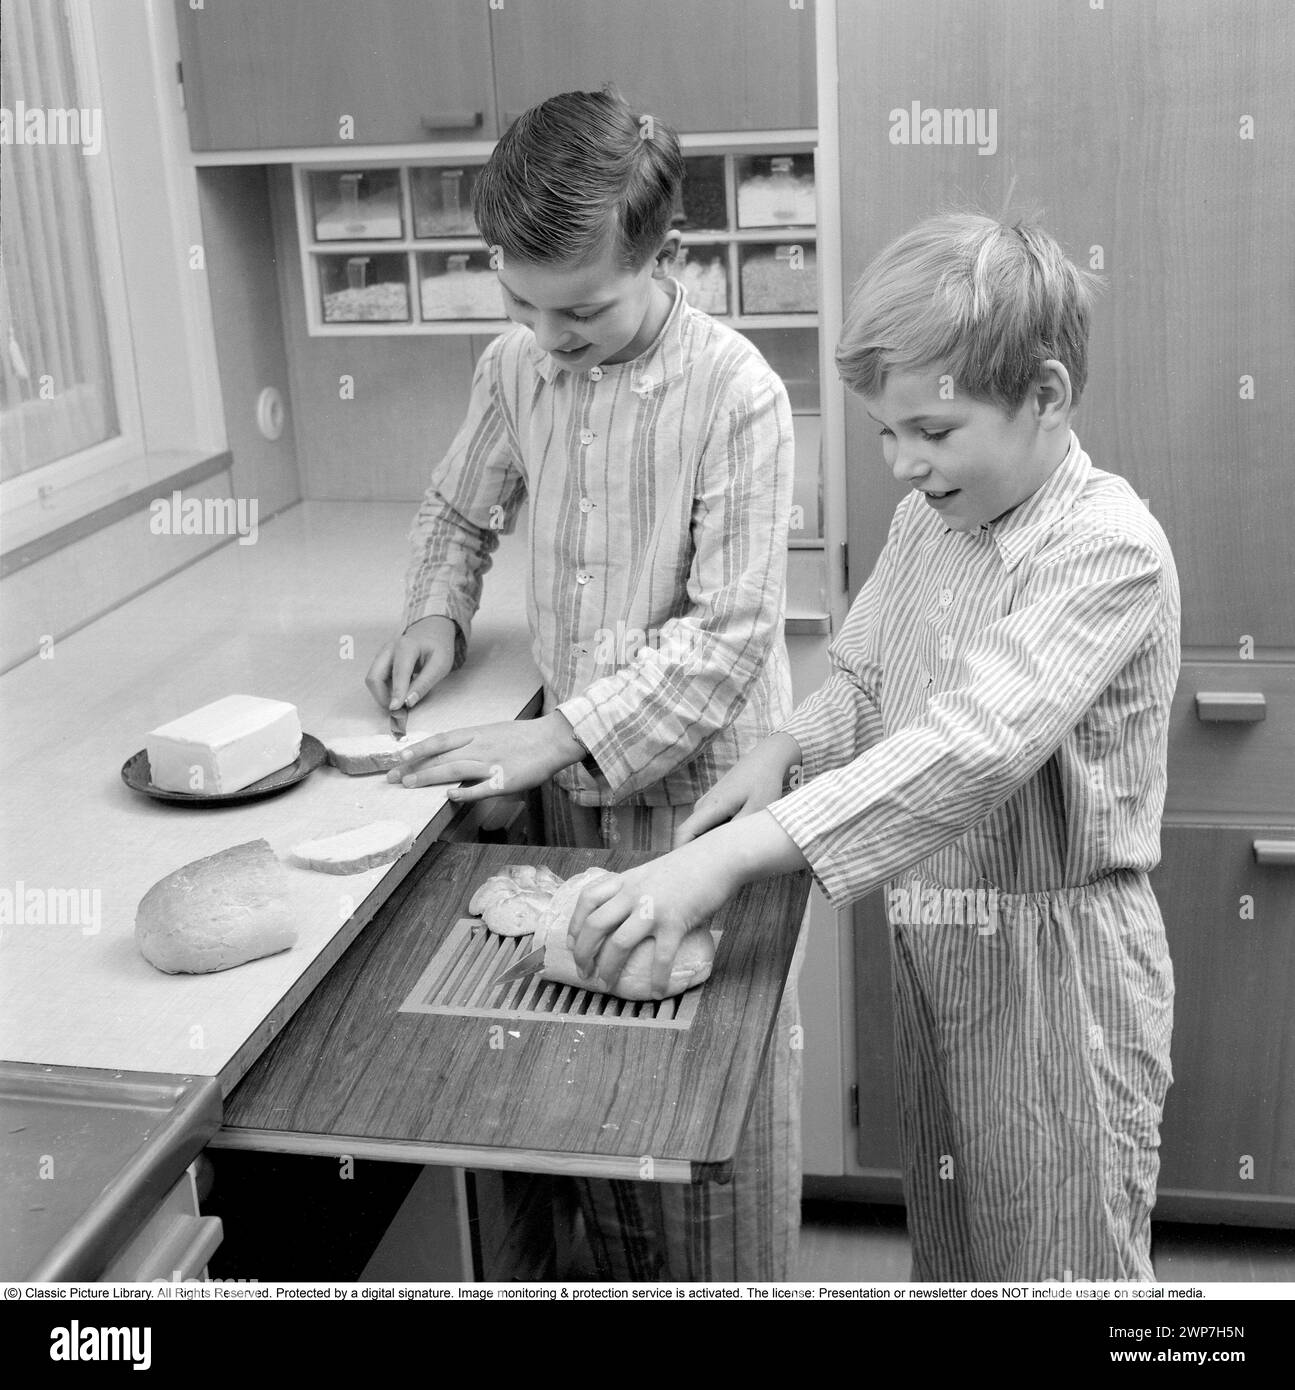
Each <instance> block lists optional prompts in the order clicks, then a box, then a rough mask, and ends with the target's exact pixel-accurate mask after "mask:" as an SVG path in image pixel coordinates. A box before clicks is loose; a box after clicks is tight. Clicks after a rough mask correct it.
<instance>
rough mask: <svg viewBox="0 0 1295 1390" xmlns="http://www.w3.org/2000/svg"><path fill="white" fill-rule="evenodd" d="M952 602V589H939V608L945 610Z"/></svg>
mask: <svg viewBox="0 0 1295 1390" xmlns="http://www.w3.org/2000/svg"><path fill="white" fill-rule="evenodd" d="M952 602H953V590H952V589H941V590H940V607H941V608H947V607H948V606H949V605H950V604H951V603H952Z"/></svg>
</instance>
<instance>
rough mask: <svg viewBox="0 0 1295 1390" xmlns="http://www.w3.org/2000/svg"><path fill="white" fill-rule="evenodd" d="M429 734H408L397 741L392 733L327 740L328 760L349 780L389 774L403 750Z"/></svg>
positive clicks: (346, 736) (325, 746)
mask: <svg viewBox="0 0 1295 1390" xmlns="http://www.w3.org/2000/svg"><path fill="white" fill-rule="evenodd" d="M425 737H426V735H425V734H406V735H405V736H404V738H401V739H394V738H392V737H391V735H390V734H344V735H342V736H340V737H337V738H326V739H325V740H324V748H325V750H326V751H327V753H328V761H329V762H330V763H332V765H333V766H334V767H336V768H339V769H340V770H341V771H342V772H345V773H346V774H347V776H348V777H370V776H372V775H373V774H374V773H375V772H387V771H389V770H390V769H391V768H393V767H395V765H396V764H397V763H398V762H399V761H400V754H401V750H402V749H405V748H408V747H409V746H410V744H413V743H420V742H422V740H423V739H424V738H425Z"/></svg>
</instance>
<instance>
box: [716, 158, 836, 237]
mask: <svg viewBox="0 0 1295 1390" xmlns="http://www.w3.org/2000/svg"><path fill="white" fill-rule="evenodd" d="M736 176H737V225H738V226H739V227H743V228H746V227H812V226H813V225H814V223H815V221H816V219H817V217H818V208H817V205H816V203H815V201H814V156H813V155H812V154H775V155H751V156H748V157H747V158H743V159H739V160H738V161H737V169H736Z"/></svg>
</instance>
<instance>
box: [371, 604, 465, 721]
mask: <svg viewBox="0 0 1295 1390" xmlns="http://www.w3.org/2000/svg"><path fill="white" fill-rule="evenodd" d="M457 637H458V626H457V624H456V623H455V622H454V619H453V618H420V619H419V621H418V622H416V623H410V624H409V627H408V628H406V630H405V631H404V632H403V633H402V634H401V635H400V636H399V637H395V638H393V639H392V640H391V641H390V642H388V643H387V645H386V646H385V647H383V649H382V650H381V651H380V652H379V653H378V654H377V656H376V657H374V659H373V665H372V666H370V667H369V673H368V675H367V676H365V678H364V683H365V685H367V686H368V687H369V690H370V692H371V694H372V695H373V698H374V699H375V700H376V701H377V702H378V704H380V705H381V706H382V708H383V710H384V712H388V713H389V712H390V711H391V710H396V709H402V708H412V707H413V706H414V705H416V704H417V703H418V701H419V700H421V699H422V698H423V696H424V695H426V694H427V692H428V691H429V690H430V689H431V688H432V687H433V686H434V685H435V684H436V683H437V681H440V680H443V679H444V678H445V677H446V676H447V675H448V674H449V672H450V669H451V667H453V665H454V643H455V641H456V639H457Z"/></svg>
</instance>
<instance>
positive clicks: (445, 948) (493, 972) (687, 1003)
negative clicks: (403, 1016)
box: [399, 917, 723, 1028]
mask: <svg viewBox="0 0 1295 1390" xmlns="http://www.w3.org/2000/svg"><path fill="white" fill-rule="evenodd" d="M712 934H713V935H714V937H715V939H716V941H717V942H718V940H719V938H720V937H721V936H722V935H723V933H722V932H713V933H712ZM533 940H534V938H533V936H500V935H499V934H498V933H497V932H492V931H491V930H490V929H489V928H488V927H486V926H485V925H484V924H483V923H482V922H481V921H480V919H478V918H470V917H461V918H460V919H459V920H458V921H457V922H456V923H455V924H454V926H453V927H452V928H451V929H450V933H449V935H448V936H447V937H446V938H445V940H444V941H443V942H442V943H441V946H440V948H439V949H438V950H437V952H436V954H435V955H434V956H433V957H432V959H431V961H430V963H429V964H428V966H427V969H426V970H424V971H423V973H422V974H421V975H420V976H419V977H418V983H417V984H416V985H415V986H414V987H413V989H412V990H411V991H410V992H409V996H408V997H407V998H406V1000H405V1002H404V1003H403V1004H401V1006H400V1009H399V1012H400V1013H415V1014H453V1015H454V1016H456V1017H458V1018H504V1019H519V1018H532V1019H542V1020H543V1021H545V1022H549V1023H552V1022H564V1021H565V1022H578V1023H619V1024H622V1025H626V1026H628V1027H632V1028H690V1027H692V1021H693V1017H694V1016H695V1014H696V1012H697V1004H698V1001H699V999H700V997H701V991H702V990H703V989H705V988H706V986H705V984H704V983H703V984H700V985H697V986H696V987H695V988H693V989H690V990H686V991H685V992H684V993H683V994H677V995H675V996H674V997H673V998H671V999H647V1000H642V1001H634V1000H630V999H616V998H613V997H612V996H611V995H610V994H598V993H595V992H594V991H592V990H587V989H578V988H576V987H575V986H574V985H559V984H553V983H552V982H551V981H549V980H542V979H540V977H539V976H538V975H532V976H530V977H529V978H528V979H524V980H514V981H513V982H512V983H511V984H507V985H502V986H500V987H499V988H498V989H492V988H491V981H493V980H495V979H496V978H497V977H498V976H499V975H500V974H502V972H503V971H505V970H507V969H508V967H509V966H510V965H512V964H513V963H514V961H517V960H520V959H521V957H522V956H524V955H525V954H526V953H527V952H528V951H529V950H530V949H531V945H532V942H533Z"/></svg>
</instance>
